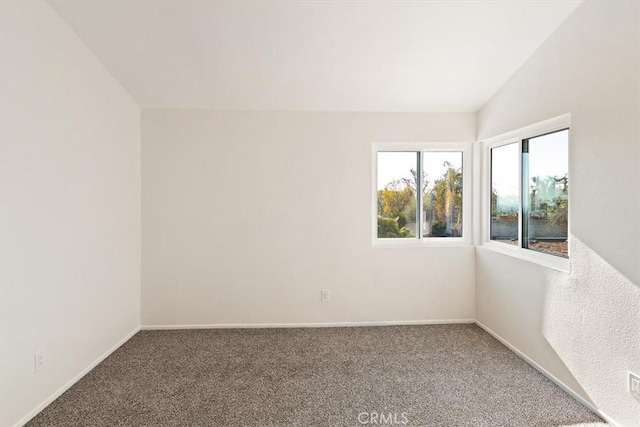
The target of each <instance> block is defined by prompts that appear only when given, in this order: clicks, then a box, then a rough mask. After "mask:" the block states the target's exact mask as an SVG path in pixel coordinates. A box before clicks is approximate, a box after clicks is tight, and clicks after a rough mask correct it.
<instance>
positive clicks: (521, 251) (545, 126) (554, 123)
mask: <svg viewBox="0 0 640 427" xmlns="http://www.w3.org/2000/svg"><path fill="white" fill-rule="evenodd" d="M564 129H569V141H568V143H569V151H570V147H571V134H572V132H571V114H563V115H562V116H558V117H554V118H552V119H549V120H545V121H543V122H539V123H535V124H533V125H530V126H526V127H523V128H521V129H517V130H515V131H512V132H507V133H505V134H502V135H498V136H495V137H492V138H487V139H485V140H483V141H482V142H481V144H482V191H481V197H482V201H481V203H480V206H481V207H482V209H481V210H482V214H481V224H482V225H481V235H482V237H481V246H482V247H485V248H487V249H490V250H493V251H496V252H500V253H503V254H507V255H510V256H513V257H516V258H520V259H523V260H526V261H530V262H533V263H536V264H540V265H543V266H545V267H549V268H552V269H555V270H560V271H564V272H569V271H570V269H571V262H570V259H571V253H570V252H571V250H570V248H569V250H568V253H567V254H568V256H569V258H568V259H567V258H563V257H560V256H556V255H551V254H545V253H543V252H537V251H534V250H532V249H526V248H523V247H522V219H523V217H522V214H523V212H522V201H523V200H522V198H523V197H524V194H523V188H522V141H523V140H525V139H531V138H535V137H537V136H540V135H544V134H547V133H552V132H557V131H561V130H564ZM512 143H517V144H519V150H518V151H519V153H520V156H519V161H518V194H519V197H518V245H510V244H507V243H501V242H496V241H494V240H491V149H492V148H497V147H501V146H504V145H508V144H512ZM570 164H571V162H569V165H567V167H569V168H570ZM569 176H571V171H570V170H569ZM568 199H569V212H571V206H572V205H571V189H569V194H568ZM567 227H568V230H567V240H568V242H569V244H570V239H571V215H569V221H568V224H567Z"/></svg>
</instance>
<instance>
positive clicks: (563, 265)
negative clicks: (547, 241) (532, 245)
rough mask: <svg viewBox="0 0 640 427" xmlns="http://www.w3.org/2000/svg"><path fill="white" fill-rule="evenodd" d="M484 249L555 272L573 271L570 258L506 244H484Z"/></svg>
mask: <svg viewBox="0 0 640 427" xmlns="http://www.w3.org/2000/svg"><path fill="white" fill-rule="evenodd" d="M481 247H482V248H485V249H489V250H490V251H493V252H498V253H501V254H504V255H508V256H511V257H514V258H518V259H521V260H524V261H528V262H532V263H534V264H538V265H541V266H543V267H547V268H551V269H553V270H558V271H562V272H564V273H569V272H570V270H571V262H570V261H569V259H568V258H562V257H559V256H556V255H549V254H545V253H542V252H536V251H533V250H529V249H523V248H520V247H517V246H511V245H507V244H505V243H496V242H491V241H489V242H484V243H483V244H482V245H481Z"/></svg>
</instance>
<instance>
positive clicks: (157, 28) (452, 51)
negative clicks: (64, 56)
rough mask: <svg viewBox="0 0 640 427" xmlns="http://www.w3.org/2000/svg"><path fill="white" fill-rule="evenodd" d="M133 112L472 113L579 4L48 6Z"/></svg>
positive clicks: (154, 0)
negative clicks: (136, 107)
mask: <svg viewBox="0 0 640 427" xmlns="http://www.w3.org/2000/svg"><path fill="white" fill-rule="evenodd" d="M49 3H50V4H51V5H52V6H53V8H54V9H55V10H56V12H57V13H58V14H59V15H60V16H61V17H62V19H64V20H65V21H66V22H67V23H68V24H69V25H70V26H71V27H72V28H73V29H74V30H75V31H76V33H77V34H78V35H79V36H80V38H81V39H82V40H83V41H84V42H85V43H86V45H87V46H88V47H89V48H90V49H91V50H92V51H93V52H94V54H95V55H96V56H97V57H98V58H99V59H100V60H101V61H102V62H103V63H104V65H105V66H106V67H107V68H108V69H109V70H110V71H111V73H112V74H113V75H114V76H115V77H116V78H117V79H118V80H119V81H120V82H121V83H122V84H123V85H124V87H125V88H126V89H127V90H128V91H129V92H130V93H131V95H132V96H133V97H134V98H135V99H136V101H137V102H138V103H139V104H140V105H141V106H142V107H144V108H210V109H219V110H291V111H299V110H302V111H308V110H315V111H318V110H320V111H415V112H439V111H457V112H472V111H476V110H478V109H479V108H480V107H481V106H482V105H483V104H484V103H485V102H486V101H487V100H488V99H489V98H490V97H491V95H492V94H493V93H495V92H496V90H498V89H499V88H500V86H502V85H503V84H504V83H505V82H506V81H507V79H508V78H509V77H510V76H511V75H512V74H513V73H514V72H515V71H516V70H517V69H518V67H519V66H520V65H522V63H523V62H524V61H525V60H526V59H527V58H528V57H529V56H530V55H531V54H532V53H533V52H534V51H535V50H536V48H538V47H539V46H540V44H541V43H542V42H543V41H544V40H545V39H546V38H547V37H548V36H549V35H550V34H551V33H552V32H553V31H554V30H555V29H556V28H557V27H558V26H559V25H560V23H561V22H562V21H563V20H564V19H565V18H566V17H567V16H568V15H569V14H570V13H571V11H572V10H573V9H574V8H575V7H576V6H577V5H578V4H579V3H580V1H548V0H545V1H518V0H511V1H411V2H405V1H376V2H372V1H366V2H365V1H279V2H275V1H178V0H175V1H160V0H147V1H135V0H130V1H123V0H119V1H115V0H109V1H101V0H97V1H96V0H94V1H88V0H82V1H69V0H65V1H57V0H50V1H49Z"/></svg>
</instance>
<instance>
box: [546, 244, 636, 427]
mask: <svg viewBox="0 0 640 427" xmlns="http://www.w3.org/2000/svg"><path fill="white" fill-rule="evenodd" d="M570 242H571V243H570V244H571V246H570V250H571V252H570V253H571V273H570V274H569V275H568V276H567V275H566V274H564V273H560V272H556V271H551V270H550V271H549V272H548V273H547V274H548V277H547V280H546V283H547V289H546V297H545V304H544V313H543V326H542V328H543V331H542V333H543V335H544V336H545V338H546V339H547V341H549V343H550V344H551V346H552V347H553V348H554V350H555V351H556V352H557V354H558V355H559V356H560V358H561V359H562V361H563V362H564V363H565V364H566V366H567V367H568V368H569V370H570V371H571V373H572V374H573V375H574V377H575V378H576V379H577V380H578V382H579V383H580V385H581V386H582V387H583V388H584V390H585V392H586V393H587V394H588V395H589V397H590V398H591V400H592V401H593V402H594V403H595V405H596V407H598V408H600V409H601V410H602V411H603V412H604V415H605V416H607V417H609V418H611V419H613V420H614V421H616V422H617V423H620V424H621V425H625V426H627V425H629V426H632V425H633V426H640V402H638V401H636V400H635V399H634V398H633V397H632V396H631V394H630V393H629V392H628V388H627V387H628V372H629V371H632V372H636V373H640V287H638V286H637V285H636V284H634V283H633V282H631V280H629V279H628V278H626V277H625V276H624V275H622V274H621V273H620V272H618V271H617V270H616V269H615V268H613V267H612V266H611V265H610V264H608V263H607V262H606V261H605V260H604V259H602V258H601V257H600V256H598V255H597V254H596V253H595V252H594V251H593V250H591V249H590V248H589V247H587V246H586V245H585V244H584V243H582V242H581V241H580V239H578V238H577V237H575V236H571V238H570Z"/></svg>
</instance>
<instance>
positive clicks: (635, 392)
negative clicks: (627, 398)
mask: <svg viewBox="0 0 640 427" xmlns="http://www.w3.org/2000/svg"><path fill="white" fill-rule="evenodd" d="M629 393H631V395H632V396H633V397H635V398H636V400H637V401H638V402H640V375H636V374H634V373H633V372H629Z"/></svg>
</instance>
